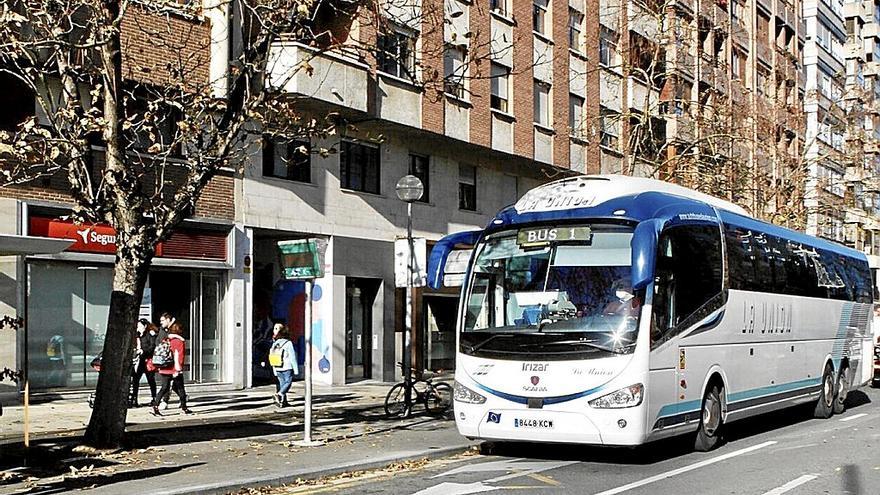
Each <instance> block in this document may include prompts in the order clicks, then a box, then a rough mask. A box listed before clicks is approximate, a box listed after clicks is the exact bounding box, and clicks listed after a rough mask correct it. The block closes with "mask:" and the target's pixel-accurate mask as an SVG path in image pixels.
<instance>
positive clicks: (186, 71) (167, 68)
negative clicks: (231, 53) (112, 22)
mask: <svg viewBox="0 0 880 495" xmlns="http://www.w3.org/2000/svg"><path fill="white" fill-rule="evenodd" d="M121 33H122V34H121V38H122V39H121V42H122V51H123V68H122V74H123V77H125V78H126V79H130V80H133V81H138V82H141V83H146V84H155V85H167V84H174V85H176V84H180V83H183V84H184V85H186V86H189V87H193V88H198V87H201V86H203V85H205V84H207V83H208V82H209V80H210V73H209V70H210V55H211V51H210V43H211V26H210V24H209V22H208V21H207V20H203V19H199V18H196V17H189V16H184V15H182V14H174V13H168V12H166V13H163V14H158V13H154V12H148V11H146V10H145V9H144V7H142V6H139V5H137V4H131V5H129V7H128V12H127V13H126V15H125V17H124V18H123V20H122V26H121ZM173 73H177V74H179V75H172V74H173Z"/></svg>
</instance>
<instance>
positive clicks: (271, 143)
mask: <svg viewBox="0 0 880 495" xmlns="http://www.w3.org/2000/svg"><path fill="white" fill-rule="evenodd" d="M311 168H312V164H311V145H310V144H309V142H308V141H299V140H293V141H286V140H277V139H271V138H269V137H268V136H267V137H265V138H264V139H263V176H264V177H275V178H278V179H287V180H292V181H296V182H311V178H312V171H311Z"/></svg>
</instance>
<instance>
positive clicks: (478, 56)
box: [470, 2, 492, 147]
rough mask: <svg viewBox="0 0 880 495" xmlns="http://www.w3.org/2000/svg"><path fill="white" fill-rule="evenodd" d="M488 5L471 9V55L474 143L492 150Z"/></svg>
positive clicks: (471, 119) (489, 19) (472, 139)
mask: <svg viewBox="0 0 880 495" xmlns="http://www.w3.org/2000/svg"><path fill="white" fill-rule="evenodd" d="M488 5H489V4H488V2H485V3H474V4H473V5H471V9H470V13H471V16H470V28H471V33H473V36H472V37H471V40H470V41H471V54H472V56H473V57H474V59H475V60H474V63H473V64H471V67H470V69H471V74H470V76H471V77H472V79H471V81H470V91H471V95H470V96H471V103H472V104H473V108H471V115H470V124H471V132H470V136H471V142H472V143H474V144H478V145H480V146H486V147H491V146H492V106H491V103H492V98H491V96H492V88H491V79H490V76H491V74H492V69H491V67H492V61H491V51H492V50H491V46H490V44H491V41H492V21H491V16H490V15H489V11H488V9H487V6H488Z"/></svg>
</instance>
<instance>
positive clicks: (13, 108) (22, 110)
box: [0, 72, 36, 132]
mask: <svg viewBox="0 0 880 495" xmlns="http://www.w3.org/2000/svg"><path fill="white" fill-rule="evenodd" d="M0 88H3V91H0V108H2V109H3V111H2V112H0V131H7V132H15V131H16V130H18V126H19V125H20V124H22V123H24V121H25V120H27V119H28V118H29V117H33V116H34V114H35V109H36V103H35V102H34V95H33V93H32V92H31V91H30V89H28V87H27V85H25V84H24V83H23V82H21V81H20V80H19V79H18V78H17V77H13V76H11V75H9V74H6V73H3V72H0Z"/></svg>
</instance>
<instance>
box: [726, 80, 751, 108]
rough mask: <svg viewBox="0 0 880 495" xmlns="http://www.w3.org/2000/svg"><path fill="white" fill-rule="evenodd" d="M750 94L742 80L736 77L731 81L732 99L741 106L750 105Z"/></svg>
mask: <svg viewBox="0 0 880 495" xmlns="http://www.w3.org/2000/svg"><path fill="white" fill-rule="evenodd" d="M749 94H750V92H749V90H747V89H746V87H745V86H744V85H743V82H742V81H740V80H738V79H736V80H733V81H731V82H730V100H731V101H732V102H733V103H734V104H736V105H739V106H740V108H743V106H746V107H747V106H748V104H749Z"/></svg>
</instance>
